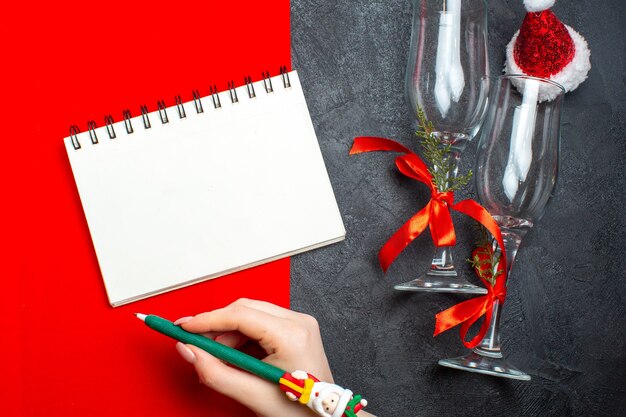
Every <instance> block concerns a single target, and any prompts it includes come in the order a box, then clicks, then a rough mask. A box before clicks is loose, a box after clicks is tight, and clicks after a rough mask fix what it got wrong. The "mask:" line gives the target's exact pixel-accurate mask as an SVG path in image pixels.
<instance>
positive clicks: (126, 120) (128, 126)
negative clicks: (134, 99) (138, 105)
mask: <svg viewBox="0 0 626 417" xmlns="http://www.w3.org/2000/svg"><path fill="white" fill-rule="evenodd" d="M122 114H123V115H124V127H125V128H126V133H128V134H129V135H130V134H131V133H133V132H134V130H133V124H132V123H131V122H130V118H131V117H132V116H131V114H130V110H128V109H126V110H124V111H123V112H122Z"/></svg>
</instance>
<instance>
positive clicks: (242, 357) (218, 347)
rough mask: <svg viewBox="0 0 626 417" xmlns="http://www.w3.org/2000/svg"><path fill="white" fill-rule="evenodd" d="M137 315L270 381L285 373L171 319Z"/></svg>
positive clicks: (158, 328)
mask: <svg viewBox="0 0 626 417" xmlns="http://www.w3.org/2000/svg"><path fill="white" fill-rule="evenodd" d="M135 316H137V318H138V319H139V320H141V321H143V322H144V323H145V324H146V325H147V326H148V327H150V328H151V329H153V330H156V331H157V332H159V333H162V334H164V335H166V336H169V337H171V338H173V339H176V340H178V341H180V342H183V343H187V344H190V345H194V346H197V347H199V348H200V349H202V350H204V351H207V352H209V353H210V354H211V355H213V356H215V357H216V358H218V359H221V360H223V361H226V362H228V363H230V364H232V365H235V366H237V367H238V368H241V369H244V370H246V371H248V372H250V373H251V374H254V375H257V376H259V377H261V378H263V379H266V380H268V381H270V382H274V383H276V384H278V383H279V382H280V379H281V378H282V377H283V375H284V374H285V371H283V370H282V369H280V368H277V367H275V366H273V365H270V364H269V363H265V362H263V361H261V360H259V359H257V358H255V357H253V356H250V355H248V354H246V353H243V352H241V351H239V350H237V349H233V348H231V347H229V346H226V345H223V344H221V343H218V342H216V341H215V340H212V339H209V338H208V337H204V336H202V335H199V334H195V333H190V332H188V331H186V330H184V329H183V328H182V327H180V326H177V325H175V324H174V323H172V322H171V321H169V320H166V319H164V318H161V317H159V316H155V315H146V314H139V313H135Z"/></svg>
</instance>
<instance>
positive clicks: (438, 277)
mask: <svg viewBox="0 0 626 417" xmlns="http://www.w3.org/2000/svg"><path fill="white" fill-rule="evenodd" d="M393 288H394V289H396V290H398V291H416V292H445V293H457V294H487V289H486V288H483V287H479V286H477V285H474V284H472V283H470V282H468V281H467V280H465V279H464V278H461V277H459V276H458V275H457V273H456V271H446V272H440V271H436V272H427V273H426V274H424V275H423V276H421V277H419V278H417V279H414V280H412V281H408V282H404V283H402V284H397V285H394V287H393Z"/></svg>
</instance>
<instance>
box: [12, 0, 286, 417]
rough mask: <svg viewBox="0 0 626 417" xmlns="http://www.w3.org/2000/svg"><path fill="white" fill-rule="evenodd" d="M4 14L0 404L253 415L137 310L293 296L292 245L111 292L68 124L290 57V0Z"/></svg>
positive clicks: (52, 7)
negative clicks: (143, 288)
mask: <svg viewBox="0 0 626 417" xmlns="http://www.w3.org/2000/svg"><path fill="white" fill-rule="evenodd" d="M0 28H1V29H2V36H0V43H1V46H2V51H3V65H2V68H1V69H0V73H1V74H2V84H3V89H2V90H3V94H2V98H1V99H0V102H1V106H2V109H1V111H0V126H2V133H3V134H2V136H3V151H2V152H1V153H0V175H1V177H2V185H3V193H4V198H3V204H2V205H1V207H2V208H1V209H0V210H2V213H1V214H2V219H3V233H2V238H3V239H2V241H3V243H4V244H3V248H2V251H0V253H2V257H1V259H2V262H1V265H2V286H1V289H0V323H1V324H2V343H1V344H0V373H1V374H2V379H3V381H2V385H1V387H2V388H1V389H0V404H2V407H1V409H2V411H1V412H0V413H1V414H2V415H7V416H42V415H45V416H81V417H83V416H112V415H123V416H161V415H162V416H172V415H184V416H213V417H221V416H241V417H244V416H252V414H251V413H250V412H248V411H247V410H245V409H243V408H242V407H241V406H238V405H237V404H235V403H234V402H232V401H229V400H227V399H225V398H223V397H221V396H218V395H217V394H215V393H214V392H211V391H210V390H208V389H207V388H205V387H203V386H201V385H200V384H199V383H198V379H197V377H196V376H195V373H194V372H193V369H192V368H191V367H190V366H189V365H188V364H186V363H184V362H183V361H182V359H180V358H179V357H178V354H177V353H176V352H175V350H174V343H173V341H171V340H168V339H167V338H165V337H164V336H161V335H158V334H155V333H154V332H151V331H149V330H148V329H146V328H145V327H144V326H142V325H141V324H140V323H137V320H136V319H135V318H134V317H133V315H132V312H134V311H136V310H141V311H142V312H145V313H155V314H159V315H162V316H164V317H167V318H171V319H175V318H177V317H179V316H183V315H188V314H195V313H199V312H202V311H205V310H209V309H213V308H216V307H220V306H223V305H225V304H227V303H229V302H231V301H233V300H235V299H237V298H239V297H242V296H245V297H251V298H261V299H266V300H269V301H271V302H274V303H277V304H280V305H283V306H287V305H288V303H289V261H288V259H285V260H281V261H278V262H275V263H271V264H267V265H265V266H261V267H258V268H255V269H252V270H247V271H244V272H240V273H237V274H235V275H234V276H228V277H223V278H220V279H217V280H212V281H208V282H205V283H202V284H198V285H195V286H192V287H188V288H185V289H182V290H177V291H174V292H171V293H168V294H164V295H160V296H157V297H154V298H151V299H148V300H144V301H140V302H137V303H134V304H131V305H129V306H123V307H119V308H116V309H113V308H111V307H110V306H109V304H108V302H107V299H106V295H105V292H104V287H103V285H102V278H101V276H100V273H99V270H98V264H97V260H96V256H95V253H94V250H93V246H92V243H91V239H90V236H89V232H88V229H87V223H86V221H85V218H84V214H83V210H82V208H81V204H80V201H79V197H78V193H77V191H76V186H75V184H74V180H73V178H72V173H71V169H70V166H69V163H68V161H67V155H66V152H65V149H64V147H63V143H62V141H61V140H60V138H62V137H64V136H66V135H67V129H68V126H69V125H71V124H79V126H80V127H81V128H82V129H83V130H84V129H86V124H85V123H86V121H87V120H91V119H93V120H96V121H98V124H102V121H103V116H104V115H106V114H109V113H111V114H113V115H114V117H115V118H116V120H119V119H120V118H121V112H122V110H123V109H125V108H130V109H138V108H139V106H140V105H142V104H146V105H148V107H149V108H150V109H151V110H153V109H154V108H155V107H156V102H157V100H160V99H163V100H166V102H168V103H171V102H173V99H174V96H175V95H177V94H181V95H182V96H183V99H184V100H190V99H191V91H192V90H193V89H196V88H197V89H200V90H201V91H202V92H203V94H206V91H207V90H208V86H209V85H212V84H214V83H215V84H217V85H218V86H220V88H221V89H223V88H225V86H226V83H227V81H229V80H231V79H232V80H235V81H236V82H237V83H238V84H240V83H241V82H242V81H243V77H244V76H246V75H252V76H253V77H254V78H255V79H258V78H259V77H260V74H261V71H265V70H269V71H271V72H272V73H276V71H277V70H278V67H279V66H280V65H287V66H288V67H289V65H290V50H289V2H288V1H287V0H277V1H272V2H252V1H243V2H235V3H233V2H206V1H202V2H201V1H193V2H178V3H176V4H167V5H161V4H160V3H154V2H150V3H145V4H141V3H139V2H128V1H125V2H118V1H109V2H97V1H96V2H75V3H69V2H64V3H59V2H40V3H36V4H33V3H28V2H10V3H8V4H6V5H4V7H3V12H2V13H1V14H0ZM268 280H271V282H272V285H271V286H268V285H266V283H267V282H268Z"/></svg>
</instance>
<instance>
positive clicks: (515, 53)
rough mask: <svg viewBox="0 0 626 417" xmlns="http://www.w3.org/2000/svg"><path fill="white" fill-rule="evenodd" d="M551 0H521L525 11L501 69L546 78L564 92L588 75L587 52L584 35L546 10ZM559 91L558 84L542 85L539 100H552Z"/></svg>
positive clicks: (588, 53)
mask: <svg viewBox="0 0 626 417" xmlns="http://www.w3.org/2000/svg"><path fill="white" fill-rule="evenodd" d="M554 2H555V0H524V6H526V10H527V11H528V13H526V17H525V18H524V22H523V23H522V27H521V28H520V30H518V31H517V32H516V33H515V35H513V38H512V39H511V42H509V45H508V46H507V49H506V65H505V68H504V72H505V73H507V74H525V75H530V76H533V77H541V78H547V79H549V80H552V81H554V82H556V83H558V84H560V85H561V86H563V88H564V89H565V91H566V92H567V91H572V90H574V89H576V87H578V86H579V85H580V83H582V82H583V81H585V79H587V73H588V72H589V69H590V68H591V63H590V61H589V55H590V52H589V47H588V46H587V42H586V41H585V38H583V37H582V36H581V35H580V34H579V33H578V32H576V31H575V30H574V29H572V28H571V27H569V26H567V25H565V24H563V23H561V21H560V20H559V19H558V18H557V17H556V16H555V15H554V13H552V11H550V10H549V9H550V7H552V6H553V5H554ZM513 83H514V84H515V81H513ZM560 92H561V91H560V89H559V87H557V86H554V85H547V84H546V85H542V86H541V88H540V91H539V101H545V100H552V99H554V98H555V97H556V96H557V95H559V94H560Z"/></svg>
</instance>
